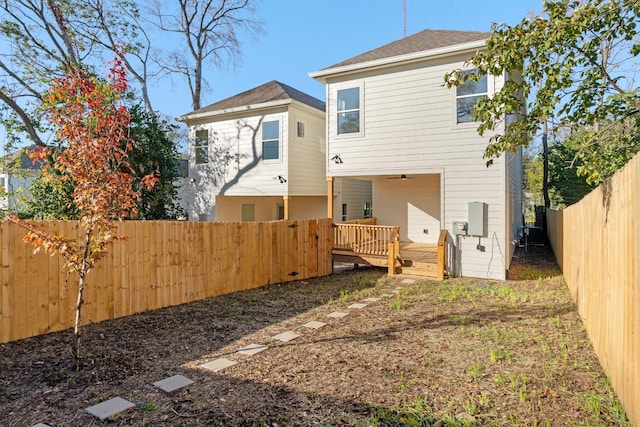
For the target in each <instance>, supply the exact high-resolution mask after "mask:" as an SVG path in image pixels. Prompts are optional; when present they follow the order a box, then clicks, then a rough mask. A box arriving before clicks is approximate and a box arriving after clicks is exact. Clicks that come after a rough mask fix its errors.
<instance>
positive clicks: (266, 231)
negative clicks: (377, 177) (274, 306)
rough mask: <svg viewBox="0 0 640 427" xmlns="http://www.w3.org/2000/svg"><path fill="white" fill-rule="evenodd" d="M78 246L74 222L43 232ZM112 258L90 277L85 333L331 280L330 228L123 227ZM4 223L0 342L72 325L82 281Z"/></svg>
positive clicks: (327, 223) (319, 224)
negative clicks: (195, 305) (95, 325)
mask: <svg viewBox="0 0 640 427" xmlns="http://www.w3.org/2000/svg"><path fill="white" fill-rule="evenodd" d="M39 224H40V225H42V226H43V227H44V228H46V229H47V230H48V231H50V232H51V233H55V234H64V235H67V236H77V235H78V233H79V231H80V230H79V226H78V223H77V222H75V221H50V222H41V223H39ZM119 232H120V233H122V234H123V235H125V236H128V238H129V239H128V241H127V242H125V243H119V242H117V243H113V244H112V246H111V248H110V251H109V253H108V254H107V256H106V257H105V258H103V259H101V260H100V261H98V263H97V265H96V268H95V269H94V270H92V271H91V272H90V273H89V276H88V279H87V290H86V291H85V297H84V300H85V303H84V307H83V319H84V323H85V324H86V323H92V322H99V321H102V320H108V319H114V318H117V317H122V316H127V315H131V314H134V313H139V312H144V311H147V310H154V309H158V308H162V307H168V306H172V305H177V304H182V303H186V302H190V301H195V300H199V299H203V298H208V297H213V296H217V295H222V294H226V293H231V292H236V291H241V290H245V289H250V288H255V287H259V286H262V285H266V284H269V283H279V282H286V281H291V280H299V279H304V278H310V277H317V276H323V275H328V274H331V270H332V260H331V242H332V230H331V220H330V219H319V220H301V221H270V222H243V223H223V222H182V221H126V222H123V223H120V224H119ZM24 235H25V231H24V229H22V228H20V227H18V226H16V225H14V224H12V223H9V222H7V221H2V222H1V223H0V248H1V252H0V342H8V341H13V340H17V339H21V338H26V337H30V336H35V335H39V334H44V333H47V332H54V331H59V330H63V329H66V328H69V327H71V326H72V325H73V319H74V313H75V303H76V298H77V289H78V286H77V281H76V278H75V276H74V275H70V276H67V274H66V272H65V270H64V261H63V260H62V259H61V258H60V257H58V256H57V255H55V256H50V255H47V254H45V253H43V252H40V253H38V254H33V247H32V246H31V245H27V244H25V243H24V242H23V241H22V238H23V236H24Z"/></svg>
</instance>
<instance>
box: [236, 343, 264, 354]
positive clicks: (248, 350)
mask: <svg viewBox="0 0 640 427" xmlns="http://www.w3.org/2000/svg"><path fill="white" fill-rule="evenodd" d="M268 348H269V347H267V346H266V345H262V344H249V345H246V346H244V347H242V348H240V349H238V353H242V354H246V355H247V356H253V355H254V354H258V353H260V352H261V351H265V350H266V349H268Z"/></svg>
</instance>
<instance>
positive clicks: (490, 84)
mask: <svg viewBox="0 0 640 427" xmlns="http://www.w3.org/2000/svg"><path fill="white" fill-rule="evenodd" d="M475 70H476V68H467V69H464V70H462V72H463V73H470V72H473V71H475ZM486 78H487V89H486V92H477V93H472V94H468V95H461V96H458V86H455V87H454V90H453V91H452V94H453V102H452V107H451V110H452V111H451V117H452V122H451V124H452V127H453V128H460V127H462V128H465V127H474V128H475V127H476V126H477V125H478V122H476V121H473V120H471V121H468V122H458V100H459V99H464V98H473V97H482V96H489V93H492V92H493V87H494V82H493V79H492V78H491V76H489V75H486Z"/></svg>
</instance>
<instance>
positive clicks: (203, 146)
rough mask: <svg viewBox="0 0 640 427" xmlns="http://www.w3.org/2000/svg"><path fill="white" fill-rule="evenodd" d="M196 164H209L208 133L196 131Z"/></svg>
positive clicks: (204, 130)
mask: <svg viewBox="0 0 640 427" xmlns="http://www.w3.org/2000/svg"><path fill="white" fill-rule="evenodd" d="M195 146H196V164H197V165H198V164H202V163H209V131H208V130H207V129H200V130H197V131H196V144H195Z"/></svg>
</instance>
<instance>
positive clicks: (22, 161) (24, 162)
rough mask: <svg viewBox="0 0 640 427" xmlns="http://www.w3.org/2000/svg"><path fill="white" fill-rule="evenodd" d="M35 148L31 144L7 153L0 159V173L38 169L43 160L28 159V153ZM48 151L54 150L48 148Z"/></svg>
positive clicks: (35, 147)
mask: <svg viewBox="0 0 640 427" xmlns="http://www.w3.org/2000/svg"><path fill="white" fill-rule="evenodd" d="M36 149H37V146H36V145H35V144H31V145H30V146H28V147H23V148H20V149H19V150H17V151H14V152H12V153H8V154H6V155H5V156H3V157H2V158H0V171H3V172H7V171H16V170H28V169H40V168H42V165H43V163H44V160H35V161H34V160H33V159H32V158H30V157H29V155H28V153H29V152H32V151H35V150H36ZM49 149H50V150H54V148H53V147H49Z"/></svg>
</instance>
